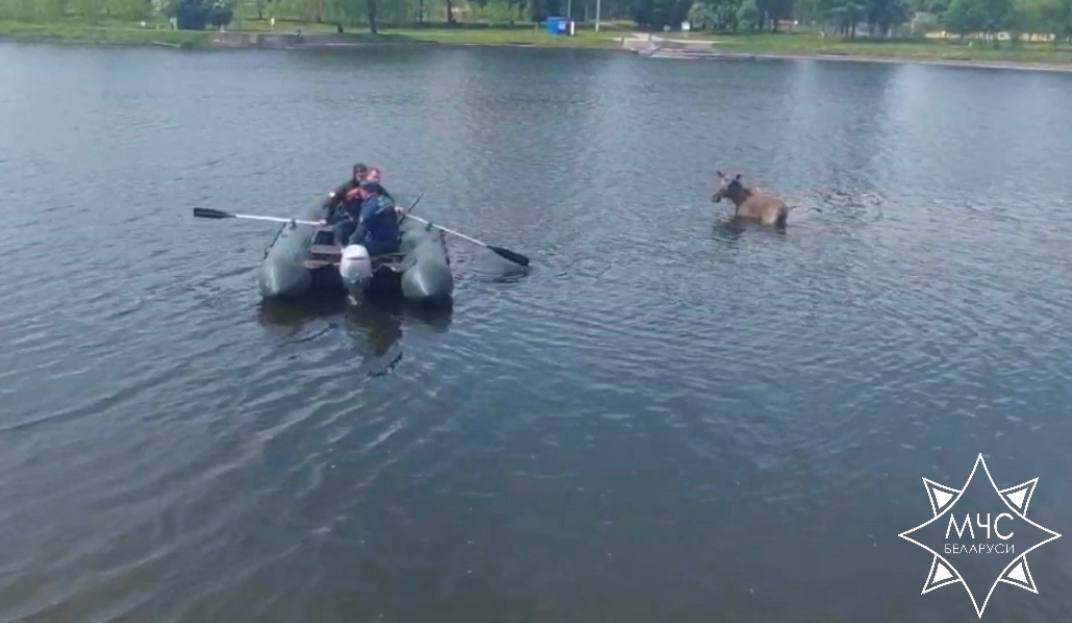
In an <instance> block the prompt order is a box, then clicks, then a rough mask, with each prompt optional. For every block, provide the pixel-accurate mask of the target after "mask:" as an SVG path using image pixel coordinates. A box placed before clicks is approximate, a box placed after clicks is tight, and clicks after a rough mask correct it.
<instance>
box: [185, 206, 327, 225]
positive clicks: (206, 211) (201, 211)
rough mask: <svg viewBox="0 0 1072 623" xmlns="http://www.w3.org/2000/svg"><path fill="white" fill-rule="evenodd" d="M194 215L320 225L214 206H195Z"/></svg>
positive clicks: (313, 222)
mask: <svg viewBox="0 0 1072 623" xmlns="http://www.w3.org/2000/svg"><path fill="white" fill-rule="evenodd" d="M194 216H196V217H198V218H244V219H248V220H251V221H271V222H273V223H295V224H298V225H319V224H320V223H318V222H316V221H301V220H297V219H292V218H283V217H282V216H260V215H258V214H234V213H232V212H224V211H223V210H213V209H212V208H194Z"/></svg>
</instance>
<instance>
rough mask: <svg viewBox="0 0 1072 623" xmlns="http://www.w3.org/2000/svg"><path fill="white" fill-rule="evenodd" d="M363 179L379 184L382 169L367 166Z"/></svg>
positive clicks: (381, 177)
mask: <svg viewBox="0 0 1072 623" xmlns="http://www.w3.org/2000/svg"><path fill="white" fill-rule="evenodd" d="M364 179H365V180H368V181H370V182H376V183H377V184H379V183H380V181H382V180H383V171H380V169H379V168H378V167H369V168H368V172H367V173H366V174H365V178H364Z"/></svg>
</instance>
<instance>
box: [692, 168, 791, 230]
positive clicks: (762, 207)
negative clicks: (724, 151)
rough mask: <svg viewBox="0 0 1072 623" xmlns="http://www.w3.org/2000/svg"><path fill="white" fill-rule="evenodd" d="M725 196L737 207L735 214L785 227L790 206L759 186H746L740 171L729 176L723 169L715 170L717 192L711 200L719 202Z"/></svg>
mask: <svg viewBox="0 0 1072 623" xmlns="http://www.w3.org/2000/svg"><path fill="white" fill-rule="evenodd" d="M723 197H725V198H727V199H729V200H730V201H732V202H733V205H734V206H735V207H736V210H735V211H734V216H738V217H741V218H748V219H755V220H757V221H759V222H760V223H763V224H764V225H774V226H775V227H785V221H786V219H787V218H789V207H788V206H787V205H785V202H784V201H782V200H781V199H779V198H778V197H776V196H774V195H772V194H770V193H768V192H766V191H764V190H761V189H759V188H756V187H752V188H749V187H747V186H745V185H744V184H742V183H741V174H740V173H738V174H737V175H736V176H734V177H733V178H729V177H726V176H725V175H723V174H722V171H715V194H714V195H712V196H711V201H713V202H715V203H718V202H720V201H722V198H723Z"/></svg>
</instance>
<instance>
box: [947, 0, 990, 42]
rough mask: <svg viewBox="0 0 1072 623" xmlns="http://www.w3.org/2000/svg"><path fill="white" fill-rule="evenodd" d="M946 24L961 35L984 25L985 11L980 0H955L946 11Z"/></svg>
mask: <svg viewBox="0 0 1072 623" xmlns="http://www.w3.org/2000/svg"><path fill="white" fill-rule="evenodd" d="M944 19H945V25H946V26H947V27H948V28H949V29H950V30H952V31H953V32H955V33H959V34H960V35H961V36H964V35H966V34H968V33H969V32H976V31H978V30H981V29H982V27H983V21H984V19H983V13H982V9H981V8H980V6H979V2H978V0H953V1H952V2H950V3H949V8H948V9H946V11H945V17H944Z"/></svg>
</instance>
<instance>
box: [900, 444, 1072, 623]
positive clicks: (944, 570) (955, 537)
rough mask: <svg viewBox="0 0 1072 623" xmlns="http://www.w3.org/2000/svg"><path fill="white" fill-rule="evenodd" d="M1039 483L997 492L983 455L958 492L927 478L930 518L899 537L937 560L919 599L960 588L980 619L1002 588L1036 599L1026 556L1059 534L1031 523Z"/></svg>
mask: <svg viewBox="0 0 1072 623" xmlns="http://www.w3.org/2000/svg"><path fill="white" fill-rule="evenodd" d="M1037 484H1038V478H1034V479H1032V480H1029V481H1027V482H1024V483H1021V484H1018V485H1014V486H1012V487H1007V488H1005V489H999V488H998V486H997V484H996V483H995V482H994V477H993V476H991V474H990V469H989V468H988V467H987V466H986V460H985V459H984V458H983V455H982V454H980V455H979V457H978V458H977V459H976V460H975V466H974V467H972V471H971V474H969V475H968V479H967V480H966V481H965V482H964V485H963V486H962V487H960V488H959V489H956V488H953V487H950V486H946V485H942V484H939V483H937V482H934V481H932V480H928V479H926V478H924V479H923V488H924V489H926V491H927V499H928V500H929V501H930V505H931V515H932V516H931V518H930V519H928V520H927V521H925V522H923V523H921V524H920V525H918V526H916V527H915V528H912V529H911V530H906V531H904V532H902V533H901V534H899V535H898V536H900V537H901V538H902V539H904V540H906V541H908V542H909V543H914V544H915V545H918V546H920V547H922V548H923V549H925V550H927V551H928V552H930V553H931V555H932V556H933V558H932V560H931V569H930V572H929V573H927V580H926V582H924V584H923V592H922V593H921V594H923V595H926V594H927V593H929V592H931V591H933V590H935V589H938V588H942V587H943V586H951V585H953V584H957V583H960V584H962V585H963V586H964V590H965V591H967V593H968V597H969V598H970V599H971V601H972V605H973V606H974V607H975V612H976V614H978V615H979V618H982V616H983V612H984V611H985V610H986V605H987V603H989V602H990V597H991V595H993V594H994V589H995V588H997V586H998V584H1002V583H1004V584H1011V585H1013V586H1016V587H1019V588H1022V589H1024V590H1026V591H1030V592H1032V593H1035V594H1038V589H1037V588H1036V587H1035V579H1034V578H1033V577H1032V576H1031V568H1030V567H1029V566H1028V564H1027V555H1028V554H1029V553H1031V552H1032V551H1034V550H1036V549H1038V548H1039V547H1042V546H1043V545H1045V544H1046V543H1049V542H1050V541H1053V540H1056V539H1059V538H1060V537H1061V535H1060V534H1058V533H1056V532H1054V531H1053V530H1050V529H1048V528H1044V527H1042V526H1040V525H1039V524H1037V523H1035V522H1034V521H1032V520H1030V519H1028V518H1027V508H1028V505H1030V503H1031V496H1032V495H1033V494H1034V492H1035V486H1036V485H1037ZM984 591H985V593H984Z"/></svg>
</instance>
